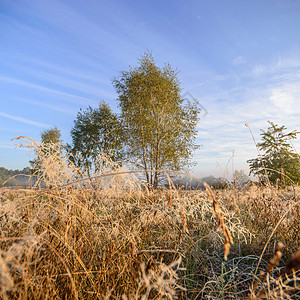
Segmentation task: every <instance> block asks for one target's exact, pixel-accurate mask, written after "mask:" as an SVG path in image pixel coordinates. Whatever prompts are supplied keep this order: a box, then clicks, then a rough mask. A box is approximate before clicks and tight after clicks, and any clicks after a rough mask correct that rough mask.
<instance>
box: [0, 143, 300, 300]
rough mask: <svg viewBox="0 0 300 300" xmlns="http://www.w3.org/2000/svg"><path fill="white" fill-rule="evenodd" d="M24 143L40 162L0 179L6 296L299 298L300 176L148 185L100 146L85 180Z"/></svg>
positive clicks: (0, 289) (58, 157) (55, 155)
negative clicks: (15, 177) (22, 175)
mask: <svg viewBox="0 0 300 300" xmlns="http://www.w3.org/2000/svg"><path fill="white" fill-rule="evenodd" d="M22 146H27V147H30V148H31V150H33V151H36V154H37V155H38V157H39V167H40V168H39V171H38V173H37V174H38V175H37V177H36V178H35V180H34V186H33V187H31V188H30V189H19V190H12V189H8V188H1V189H0V226H1V231H0V232H1V237H0V252H1V255H0V295H1V296H0V297H1V298H2V299H246V298H248V299H299V297H300V273H299V267H300V249H299V245H300V234H299V232H300V188H299V186H297V185H289V186H283V185H278V184H277V185H276V184H275V185H271V184H269V185H263V184H260V183H248V184H247V185H244V186H243V187H241V186H238V185H231V186H228V187H227V188H225V189H220V190H213V189H212V188H211V187H209V186H208V185H205V189H204V190H193V191H189V190H183V189H179V188H176V189H175V188H174V187H173V188H172V184H171V182H169V186H170V187H169V188H168V189H166V188H161V189H149V187H148V185H147V184H146V183H144V182H143V181H142V180H141V179H140V177H139V174H140V173H139V171H138V170H135V169H133V167H131V168H129V166H128V164H124V165H123V166H122V165H121V164H120V163H116V162H113V161H111V160H110V159H109V158H108V157H107V156H105V155H102V156H101V155H99V156H98V158H97V159H98V161H97V162H96V164H97V165H98V168H97V176H90V178H89V177H87V176H86V175H85V174H84V173H82V172H81V171H80V169H79V168H78V166H76V165H75V164H73V163H72V161H70V159H69V158H70V154H69V153H67V152H64V151H63V150H62V149H61V148H60V146H59V145H55V144H51V143H50V144H49V143H48V144H47V145H44V146H43V145H38V144H37V143H35V142H34V141H31V140H24V142H23V144H22ZM45 147H48V148H47V149H46V148H45ZM173 175H174V174H173ZM166 177H167V178H169V177H168V176H166ZM87 178H88V179H87ZM41 186H43V188H41Z"/></svg>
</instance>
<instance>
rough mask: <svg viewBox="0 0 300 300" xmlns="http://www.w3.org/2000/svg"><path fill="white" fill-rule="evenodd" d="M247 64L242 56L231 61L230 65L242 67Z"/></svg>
mask: <svg viewBox="0 0 300 300" xmlns="http://www.w3.org/2000/svg"><path fill="white" fill-rule="evenodd" d="M246 62H247V60H246V58H245V57H244V56H242V55H240V56H237V57H235V58H234V59H233V61H232V64H233V65H242V64H245V63H246Z"/></svg>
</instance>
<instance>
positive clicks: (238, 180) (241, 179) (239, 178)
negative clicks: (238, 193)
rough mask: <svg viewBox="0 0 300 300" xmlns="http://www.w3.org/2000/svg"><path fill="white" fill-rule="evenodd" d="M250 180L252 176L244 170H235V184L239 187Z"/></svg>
mask: <svg viewBox="0 0 300 300" xmlns="http://www.w3.org/2000/svg"><path fill="white" fill-rule="evenodd" d="M249 181H250V177H249V176H248V175H246V174H245V173H244V172H243V171H242V170H241V171H238V170H235V171H234V173H233V184H234V185H235V186H237V187H241V186H244V185H245V184H246V183H248V182H249Z"/></svg>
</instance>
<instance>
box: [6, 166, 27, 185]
mask: <svg viewBox="0 0 300 300" xmlns="http://www.w3.org/2000/svg"><path fill="white" fill-rule="evenodd" d="M29 174H30V171H29V168H24V169H23V170H8V169H6V168H4V167H0V187H1V186H27V185H28V184H29V177H28V175H29ZM12 177H13V178H12ZM10 178H12V179H10ZM8 179H10V180H9V181H7V180H8ZM6 181H7V182H6ZM4 183H5V184H4Z"/></svg>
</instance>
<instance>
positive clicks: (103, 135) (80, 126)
mask: <svg viewBox="0 0 300 300" xmlns="http://www.w3.org/2000/svg"><path fill="white" fill-rule="evenodd" d="M71 136H72V141H73V145H72V147H71V149H72V152H73V157H74V160H75V162H76V164H77V165H78V166H79V167H81V168H83V170H84V171H86V172H87V174H88V175H89V176H90V173H91V171H92V170H94V171H97V170H98V166H97V163H96V162H97V159H98V156H99V155H100V154H102V153H104V154H107V155H109V156H110V158H111V159H112V160H113V161H117V160H119V159H121V158H122V142H123V133H122V127H121V124H120V122H119V120H118V117H117V115H116V114H114V113H113V112H112V111H111V109H110V107H109V106H108V105H107V104H106V103H104V102H100V103H99V107H98V108H95V109H94V108H92V107H90V106H89V107H88V108H87V109H86V110H82V109H81V110H80V111H79V112H78V114H77V118H76V120H75V121H74V127H73V128H72V130H71Z"/></svg>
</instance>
